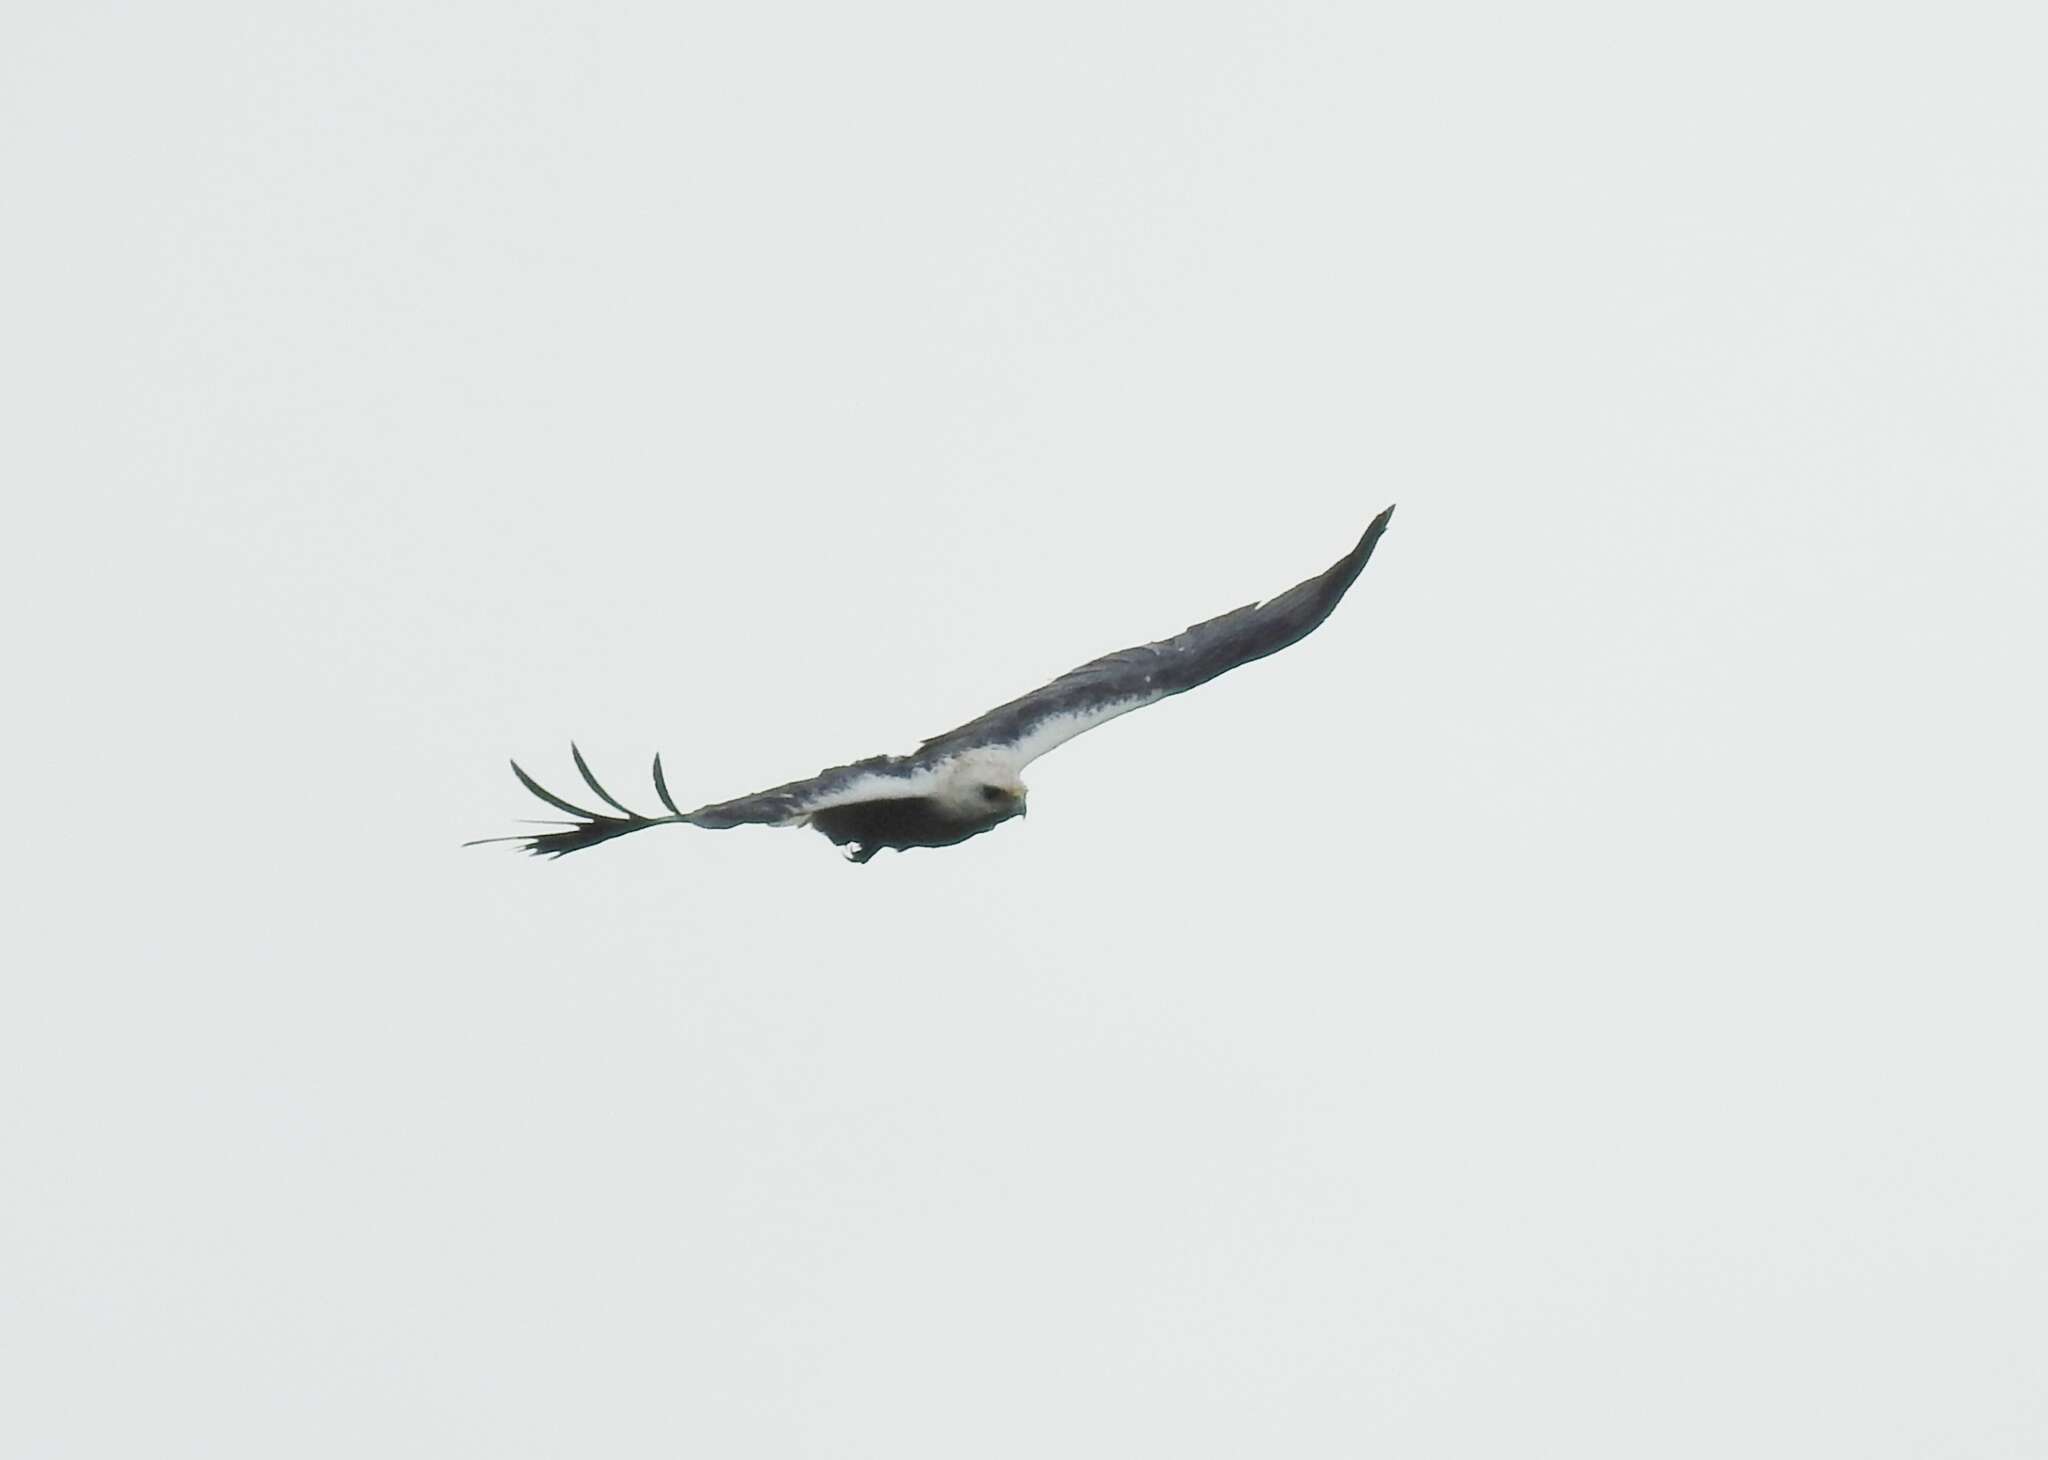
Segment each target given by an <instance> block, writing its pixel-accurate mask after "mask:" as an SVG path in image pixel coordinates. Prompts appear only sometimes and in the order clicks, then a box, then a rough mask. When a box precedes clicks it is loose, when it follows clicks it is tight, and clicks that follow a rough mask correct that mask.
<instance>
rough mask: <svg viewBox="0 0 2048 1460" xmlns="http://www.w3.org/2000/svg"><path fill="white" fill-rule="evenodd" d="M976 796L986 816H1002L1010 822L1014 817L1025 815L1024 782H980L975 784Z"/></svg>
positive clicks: (982, 812)
mask: <svg viewBox="0 0 2048 1460" xmlns="http://www.w3.org/2000/svg"><path fill="white" fill-rule="evenodd" d="M974 796H975V799H976V800H978V801H979V802H980V803H981V806H980V810H981V814H982V815H984V816H1000V817H1001V818H1002V819H1004V820H1008V819H1009V818H1010V817H1012V816H1022V815H1024V813H1025V810H1026V807H1025V804H1024V797H1025V791H1024V783H1023V782H1022V781H1007V782H1005V781H980V782H977V783H976V784H975V787H974Z"/></svg>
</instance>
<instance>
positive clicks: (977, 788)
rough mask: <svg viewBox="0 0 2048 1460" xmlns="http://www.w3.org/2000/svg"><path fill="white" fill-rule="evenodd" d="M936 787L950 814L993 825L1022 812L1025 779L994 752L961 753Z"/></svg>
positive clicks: (965, 819) (963, 819)
mask: <svg viewBox="0 0 2048 1460" xmlns="http://www.w3.org/2000/svg"><path fill="white" fill-rule="evenodd" d="M951 770H952V774H951V775H949V776H948V777H947V778H946V780H945V783H944V784H943V785H942V786H941V788H940V790H939V793H938V794H939V799H940V800H941V801H943V802H944V803H945V804H946V806H947V807H948V809H949V810H950V812H951V814H952V815H954V816H956V817H958V818H959V819H960V820H962V821H981V822H986V823H988V824H989V825H991V826H993V825H994V824H995V823H997V822H999V821H1008V820H1009V819H1010V818H1011V817H1013V816H1022V815H1023V814H1024V797H1025V791H1024V783H1023V782H1022V781H1020V780H1018V779H1017V772H1016V770H1015V768H1014V767H1012V766H1010V765H1008V764H1005V763H1004V762H1003V761H1002V760H1001V759H1000V758H998V757H994V756H982V755H968V756H963V757H962V758H961V759H960V761H959V762H958V763H956V764H955V765H954V766H953V767H952V768H951Z"/></svg>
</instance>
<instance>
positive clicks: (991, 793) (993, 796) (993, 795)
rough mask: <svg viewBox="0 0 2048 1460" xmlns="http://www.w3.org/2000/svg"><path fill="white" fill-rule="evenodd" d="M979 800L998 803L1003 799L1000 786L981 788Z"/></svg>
mask: <svg viewBox="0 0 2048 1460" xmlns="http://www.w3.org/2000/svg"><path fill="white" fill-rule="evenodd" d="M981 799H982V800H984V801H1000V800H1002V799H1003V788H1002V787H1001V786H983V787H982V788H981Z"/></svg>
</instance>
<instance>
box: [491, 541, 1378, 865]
mask: <svg viewBox="0 0 2048 1460" xmlns="http://www.w3.org/2000/svg"><path fill="white" fill-rule="evenodd" d="M1393 515H1394V509H1393V508H1391V507H1389V508H1388V509H1387V510H1386V511H1384V512H1382V513H1381V514H1380V515H1379V516H1378V517H1376V518H1374V519H1373V521H1372V525H1371V526H1369V527H1368V528H1366V530H1365V535H1364V536H1363V537H1362V538H1360V539H1359V542H1358V546H1356V547H1355V548H1353V549H1352V550H1351V551H1350V552H1349V553H1347V554H1345V555H1344V557H1342V558H1340V559H1338V561H1337V562H1336V563H1335V564H1333V565H1332V566H1331V567H1330V569H1329V570H1328V571H1327V572H1324V573H1321V574H1319V575H1317V576H1316V577H1314V578H1310V579H1308V580H1307V581H1306V582H1303V583H1298V584H1296V585H1295V586H1294V587H1293V588H1291V589H1289V590H1288V591H1287V592H1285V593H1283V594H1281V595H1280V596H1279V597H1277V598H1274V599H1271V600H1269V601H1267V602H1265V603H1251V604H1246V605H1245V606H1244V607H1243V608H1239V609H1234V610H1232V611H1231V612H1229V613H1226V614H1222V615H1219V616H1218V617H1216V618H1212V619H1207V620H1204V621H1203V622H1201V623H1198V624H1195V625H1193V626H1192V627H1190V628H1188V629H1186V630H1183V631H1182V632H1181V633H1178V634H1175V635H1174V636H1173V637H1171V638H1168V639H1161V640H1159V641H1158V642H1156V643H1151V644H1140V645H1138V646H1137V647H1135V648H1131V649H1120V650H1118V651H1116V652H1115V653H1113V654H1105V655H1104V656H1103V657H1101V658H1100V659H1094V660H1090V661H1089V662H1088V663H1086V664H1083V665H1082V666H1080V667H1079V668H1078V669H1074V670H1070V671H1069V672H1067V673H1066V674H1063V675H1061V676H1060V677H1059V678H1058V679H1055V680H1054V681H1052V683H1050V684H1047V685H1044V686H1041V687H1040V688H1038V689H1035V690H1033V691H1032V692H1031V693H1029V694H1027V695H1022V696H1019V697H1018V698H1017V699H1014V700H1011V701H1010V702H1008V703H1007V704H1003V705H998V706H997V707H996V708H995V709H993V710H990V711H988V712H987V713H986V714H984V715H979V716H977V717H975V718H974V719H972V720H970V721H968V722H967V723H966V724H964V725H961V726H958V727H957V728H955V729H952V730H948V731H946V732H945V733H944V734H943V735H937V736H934V737H933V738H932V739H930V740H927V741H925V742H924V744H923V745H922V746H920V747H919V748H918V749H917V750H916V751H915V752H913V753H912V754H910V755H900V756H898V755H881V756H874V757H871V758H869V759H867V760H862V761H855V762H854V763H852V764H850V765H843V766H833V767H831V768H830V769H828V770H824V771H820V772H819V773H818V774H817V775H815V776H812V777H809V778H808V779H806V780H801V781H791V782H790V783H789V784H787V785H783V786H776V787H773V788H771V789H769V790H766V791H758V792H755V793H754V794H752V795H749V796H741V797H738V798H736V799H734V800H731V801H721V802H716V803H714V804H712V805H709V806H700V807H698V808H697V809H696V810H695V811H687V812H686V811H682V810H680V809H679V808H678V807H677V806H676V803H675V801H674V800H673V799H672V798H671V797H670V796H669V791H668V782H667V779H666V778H665V777H664V775H663V773H662V768H661V757H660V756H656V757H655V758H654V787H655V791H656V793H657V794H658V795H659V796H660V797H661V802H662V805H664V806H665V807H667V808H668V811H669V814H668V815H666V816H641V815H639V814H638V813H637V812H634V811H630V810H628V809H627V808H626V807H625V806H623V805H621V804H620V803H619V802H618V801H617V800H615V799H614V798H613V797H612V795H611V793H609V792H608V791H606V790H605V789H604V787H602V786H601V785H599V784H598V782H597V778H596V777H595V776H594V775H592V774H591V772H590V767H589V766H588V765H587V764H585V762H584V759H583V755H582V753H581V752H580V751H578V750H576V749H575V747H573V746H571V747H570V753H571V755H572V756H573V758H574V760H575V763H576V769H577V772H578V774H580V775H581V776H582V777H583V781H584V784H586V785H587V786H589V787H590V789H591V791H592V792H593V793H594V794H595V795H596V796H597V797H598V799H599V800H601V801H603V802H604V803H605V804H606V805H607V806H610V807H611V808H612V809H613V810H615V811H617V812H618V813H619V814H618V815H617V816H613V815H609V814H606V813H603V812H595V811H589V810H585V809H584V808H583V807H580V806H576V805H574V804H572V803H571V802H568V801H565V800H563V799H562V798H561V797H559V796H557V795H555V794H554V793H553V792H551V791H548V790H545V789H543V788H542V787H541V786H540V784H539V783H538V782H536V781H535V780H534V779H533V778H532V777H531V776H529V775H527V774H526V772H525V771H523V770H521V769H520V768H519V766H518V763H517V762H514V764H513V766H512V771H513V774H515V775H517V776H518V777H519V779H520V781H521V783H522V784H524V785H525V786H526V788H527V789H528V790H530V791H532V792H533V794H534V795H536V796H538V797H540V798H541V799H542V800H543V801H546V802H547V803H548V804H550V805H552V806H555V807H558V808H560V809H561V810H563V811H566V812H568V813H569V814H570V815H572V816H574V817H576V818H577V820H576V821H574V822H570V823H568V824H567V829H566V830H563V831H551V832H540V833H537V834H533V835H528V836H520V837H494V838H490V840H494V841H519V842H523V843H525V849H526V850H527V851H529V852H532V853H534V854H535V855H538V856H562V855H565V854H566V853H569V852H574V851H580V850H582V849H583V848H585V847H590V846H595V845H597V844H598V843H599V842H604V841H609V840H611V839H612V838H613V837H615V836H623V835H624V834H625V833H627V832H631V831H639V830H641V829H643V828H645V827H649V826H662V825H668V824H678V825H688V826H698V827H705V828H708V829H711V830H723V829H726V828H728V827H734V826H746V825H769V826H809V827H813V828H815V829H816V830H817V831H819V832H821V833H823V834H824V835H825V836H826V837H828V838H830V839H831V841H832V842H833V844H834V845H836V846H838V847H841V848H842V849H844V850H845V852H846V855H847V856H848V857H849V858H850V859H851V860H853V861H855V862H866V861H867V860H868V859H869V858H871V857H873V856H874V855H875V853H876V852H878V851H880V850H882V849H883V848H884V847H892V848H895V849H897V850H899V851H901V850H907V849H909V848H911V847H950V846H954V845H957V844H958V843H960V842H964V841H966V840H967V839H968V838H970V837H975V836H979V835H980V834H981V833H982V832H985V831H990V830H993V829H994V828H995V827H998V826H1000V825H1002V824H1003V823H1004V822H1006V821H1008V820H1010V819H1011V818H1012V817H1017V816H1022V815H1023V814H1024V808H1025V791H1024V785H1023V782H1022V781H1021V780H1019V779H1018V777H1019V774H1020V773H1021V772H1022V771H1023V769H1024V767H1025V766H1026V765H1028V764H1030V763H1031V762H1032V761H1034V760H1036V759H1037V758H1038V757H1039V756H1041V755H1044V754H1045V753H1046V752H1047V751H1049V750H1051V749H1053V748H1054V747H1055V746H1058V745H1062V744H1064V743H1065V742H1066V741H1068V740H1071V739H1072V738H1073V737H1074V736H1076V735H1079V734H1081V733H1082V732H1083V731H1085V730H1091V729H1093V728H1094V727H1095V726H1097V725H1100V724H1103V723H1104V722H1106V721H1109V720H1113V719H1115V718H1116V717H1117V716H1119V715H1124V714H1128V713H1129V712H1130V711H1132V710H1135V709H1140V708H1142V707H1143V706H1145V705H1149V704H1153V703H1155V702H1156V701H1158V700H1162V699H1165V698H1166V697H1167V696H1169V695H1176V694H1181V693H1183V692H1184V691H1187V690H1190V689H1193V688H1195V687H1196V686H1197V685H1202V684H1206V683H1208V682H1209V681H1210V680H1212V679H1214V678H1216V676H1217V675H1219V674H1223V673H1225V672H1227V671H1229V670H1232V669H1235V668H1237V667H1238V666H1239V665H1242V664H1248V663H1250V662H1251V661H1252V660H1254V659H1262V658H1264V657H1265V656H1266V655H1268V654H1272V653H1276V652H1277V651H1279V650H1281V649H1284V648H1286V647H1287V646H1288V645H1289V644H1292V643H1294V642H1295V641H1297V640H1299V639H1301V638H1302V637H1304V636H1305V635H1307V634H1308V633H1309V632H1310V631H1311V630H1313V629H1314V628H1315V627H1316V626H1317V625H1318V624H1320V623H1322V621H1323V620H1324V619H1326V618H1328V617H1329V616H1330V613H1331V611H1332V610H1333V609H1335V608H1336V606H1337V604H1338V602H1339V601H1340V600H1342V598H1343V597H1344V594H1345V592H1346V591H1347V590H1348V589H1349V588H1350V587H1351V584H1352V583H1353V582H1354V581H1355V580H1356V579H1357V577H1358V575H1359V573H1360V572H1362V571H1363V570H1364V568H1365V564H1366V560H1367V559H1368V558H1370V557H1371V556H1372V550H1373V547H1374V545H1375V544H1376V543H1378V541H1379V539H1380V535H1381V534H1382V533H1383V532H1385V531H1386V527H1387V523H1388V520H1389V519H1391V518H1392V516H1393Z"/></svg>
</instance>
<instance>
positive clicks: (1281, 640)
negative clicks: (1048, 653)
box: [915, 507, 1394, 767]
mask: <svg viewBox="0 0 2048 1460" xmlns="http://www.w3.org/2000/svg"><path fill="white" fill-rule="evenodd" d="M1393 516H1394V509H1393V508H1392V507H1389V508H1387V510H1386V511H1384V512H1382V513H1380V515H1379V516H1377V517H1375V518H1373V520H1372V524H1371V525H1370V526H1368V527H1367V528H1366V529H1365V536H1363V537H1361V538H1360V539H1359V540H1358V546H1357V547H1355V548H1353V549H1352V550H1351V551H1350V552H1348V553H1346V554H1345V555H1344V556H1343V557H1341V558H1339V559H1338V560H1337V561H1336V562H1335V563H1334V564H1332V565H1331V567H1330V569H1329V571H1327V572H1324V573H1320V574H1318V575H1317V576H1315V577H1313V578H1310V579H1308V580H1307V581H1306V582H1303V583H1297V584H1295V586H1294V587H1292V588H1290V589H1288V590H1287V591H1286V592H1285V593H1283V594H1281V595H1280V596H1279V597H1278V598H1273V599H1268V600H1267V601H1266V602H1264V603H1248V604H1246V605H1245V606H1244V607H1243V608H1238V609H1233V610H1231V611H1230V612H1229V613H1226V614H1222V615H1220V616H1218V617H1216V618H1212V619H1206V620H1204V621H1203V622H1201V623H1198V624H1195V625H1193V626H1191V627H1189V628H1187V629H1184V630H1182V631H1181V632H1180V633H1178V634H1175V635H1174V636H1173V637H1172V638H1170V639H1161V640H1159V641H1158V642H1157V643H1153V644H1140V645H1138V646H1137V647H1136V648H1132V649H1119V650H1117V651H1116V652H1115V653H1114V654H1105V655H1103V656H1102V657H1101V658H1100V659H1093V660H1090V661H1089V662H1088V663H1086V664H1083V665H1082V666H1081V667H1080V668H1079V669H1070V670H1068V671H1067V672H1066V673H1065V674H1062V675H1061V676H1060V677H1059V678H1058V679H1055V680H1054V681H1053V682H1052V683H1050V684H1048V685H1044V686H1042V687H1040V688H1038V689H1035V690H1033V691H1031V693H1030V694H1027V695H1022V696H1020V697H1018V698H1017V699H1014V700H1011V701H1010V702H1009V703H1008V704H1005V705H998V706H996V708H994V709H993V710H990V711H989V712H988V713H987V714H985V715H978V716H976V717H975V718H974V719H972V720H969V721H968V722H967V723H966V724H965V725H961V726H958V727H957V728H955V729H952V730H948V731H946V732H945V734H943V735H937V736H934V737H933V738H932V739H930V740H927V741H926V742H925V743H924V746H923V747H922V748H921V749H920V750H919V751H918V753H917V755H916V757H915V759H916V761H917V762H918V763H920V764H926V765H935V764H937V763H939V762H941V761H944V760H946V759H948V758H950V757H952V756H956V755H959V754H961V753H962V752H963V751H968V750H980V749H989V748H996V749H1001V750H1004V751H1006V752H1007V753H1008V754H1009V755H1010V756H1011V757H1013V758H1014V760H1015V762H1016V764H1017V765H1018V766H1020V767H1021V766H1024V765H1028V764H1029V763H1030V762H1032V761H1034V760H1036V759H1038V757H1040V756H1041V755H1044V754H1045V753H1046V752H1047V751H1049V750H1051V749H1053V748H1054V747H1055V746H1059V745H1063V744H1065V743H1066V742H1067V741H1069V740H1072V739H1073V738H1074V737H1075V736H1076V735H1079V734H1081V733H1082V732H1083V731H1085V730H1093V729H1094V728H1095V727H1096V726H1097V725H1100V724H1103V723H1104V722H1105V721H1108V720H1114V719H1115V718H1116V717H1117V716H1118V715H1127V714H1129V713H1130V712H1131V711H1132V710H1137V709H1142V708H1144V707H1145V706H1146V705H1149V704H1153V703H1156V702H1157V701H1159V700H1163V699H1165V698H1166V697H1167V696H1169V695H1177V694H1182V693H1185V692H1186V691H1188V690H1191V689H1193V688H1195V687H1196V686H1197V685H1203V684H1207V683H1208V682H1209V681H1210V680H1212V679H1214V678H1216V676H1217V675H1219V674H1226V673H1228V672H1229V671H1231V670H1233V669H1235V668H1237V667H1238V666H1239V665H1240V664H1249V663H1251V662H1252V661H1253V660H1254V659H1263V658H1265V657H1266V656H1267V655H1268V654H1275V653H1278V652H1279V651H1280V650H1282V649H1284V648H1286V647H1287V646H1288V645H1289V644H1292V643H1294V642H1295V641H1296V640H1298V639H1301V638H1304V637H1306V636H1307V635H1308V634H1309V633H1310V632H1311V631H1312V630H1313V629H1314V628H1315V627H1316V626H1317V625H1318V624H1320V623H1321V622H1322V621H1323V620H1324V619H1326V618H1328V617H1329V616H1330V613H1331V611H1332V610H1333V609H1335V608H1336V606H1337V604H1338V603H1339V602H1340V601H1341V600H1342V599H1343V597H1344V594H1345V592H1346V590H1348V589H1349V588H1350V587H1351V585H1352V583H1353V582H1355V581H1356V580H1357V578H1358V575H1359V574H1360V573H1361V572H1363V571H1364V570H1365V564H1366V560H1367V559H1368V558H1370V557H1371V556H1372V550H1373V547H1374V546H1375V545H1376V544H1377V543H1378V542H1379V540H1380V535H1381V534H1382V533H1384V532H1385V531H1386V530H1387V523H1388V522H1389V521H1391V520H1392V518H1393Z"/></svg>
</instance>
